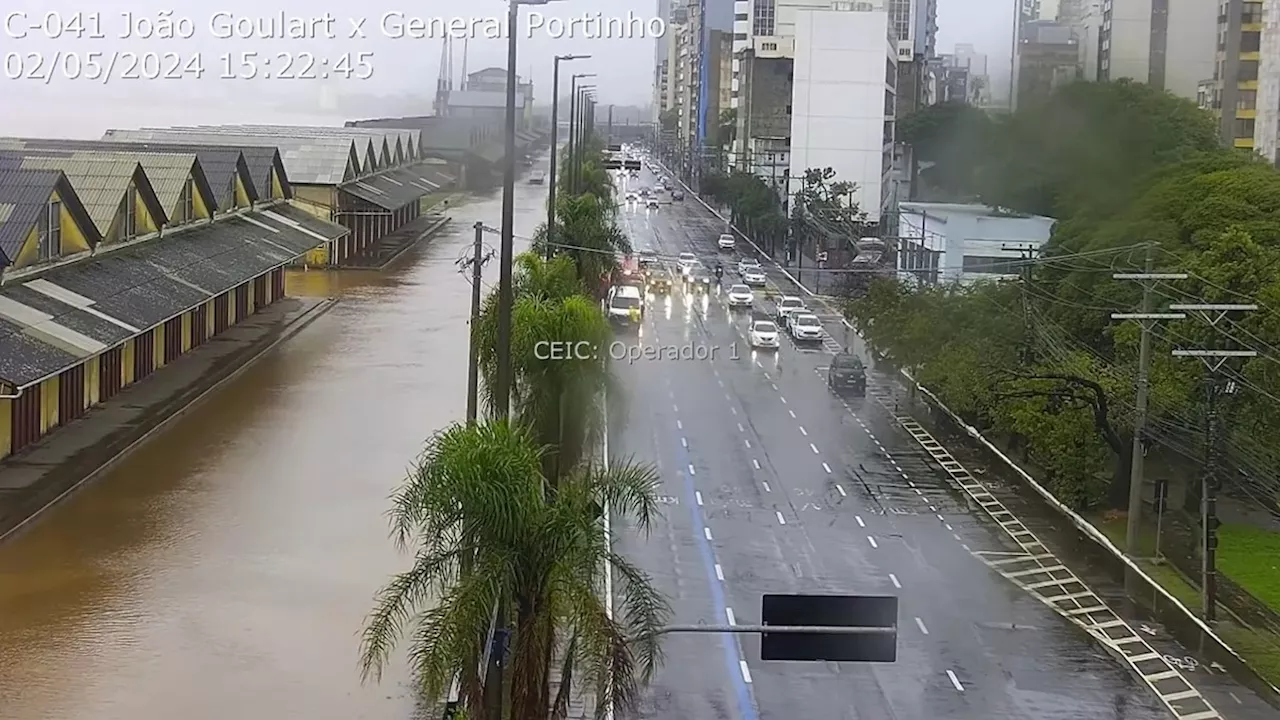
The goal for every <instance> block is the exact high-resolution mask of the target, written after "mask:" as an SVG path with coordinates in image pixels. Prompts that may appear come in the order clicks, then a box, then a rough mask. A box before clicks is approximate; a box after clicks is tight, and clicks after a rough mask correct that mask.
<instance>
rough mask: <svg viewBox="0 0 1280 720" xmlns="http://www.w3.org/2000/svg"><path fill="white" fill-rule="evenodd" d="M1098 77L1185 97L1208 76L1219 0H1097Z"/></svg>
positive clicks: (1211, 69) (1192, 94)
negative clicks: (1127, 80)
mask: <svg viewBox="0 0 1280 720" xmlns="http://www.w3.org/2000/svg"><path fill="white" fill-rule="evenodd" d="M1101 9H1102V14H1101V18H1100V25H1099V30H1098V60H1097V75H1096V78H1090V79H1097V80H1102V81H1106V80H1118V79H1120V78H1132V79H1134V80H1137V81H1139V82H1144V83H1148V84H1150V85H1152V86H1154V87H1158V88H1162V89H1165V90H1168V91H1169V92H1171V93H1173V94H1175V95H1179V96H1182V97H1185V98H1189V99H1195V98H1196V97H1198V94H1199V92H1200V90H1201V89H1202V88H1201V82H1202V81H1203V80H1204V79H1205V78H1208V77H1212V76H1213V72H1214V66H1215V60H1216V55H1215V48H1216V45H1217V35H1218V23H1217V21H1216V18H1217V16H1218V14H1219V13H1218V3H1216V2H1213V0H1154V1H1153V0H1102V8H1101Z"/></svg>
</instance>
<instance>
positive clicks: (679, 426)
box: [676, 420, 684, 430]
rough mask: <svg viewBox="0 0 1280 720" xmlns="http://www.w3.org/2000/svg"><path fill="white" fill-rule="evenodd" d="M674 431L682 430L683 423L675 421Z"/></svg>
mask: <svg viewBox="0 0 1280 720" xmlns="http://www.w3.org/2000/svg"><path fill="white" fill-rule="evenodd" d="M676 429H677V430H683V429H684V423H682V422H680V421H679V420H677V421H676Z"/></svg>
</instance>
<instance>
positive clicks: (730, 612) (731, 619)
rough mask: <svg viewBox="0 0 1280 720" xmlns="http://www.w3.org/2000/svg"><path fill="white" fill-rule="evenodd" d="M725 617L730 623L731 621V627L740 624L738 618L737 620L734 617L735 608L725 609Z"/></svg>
mask: <svg viewBox="0 0 1280 720" xmlns="http://www.w3.org/2000/svg"><path fill="white" fill-rule="evenodd" d="M724 616H725V618H726V619H728V621H729V624H730V625H737V624H738V618H736V617H734V616H733V608H731V607H727V608H725V609H724Z"/></svg>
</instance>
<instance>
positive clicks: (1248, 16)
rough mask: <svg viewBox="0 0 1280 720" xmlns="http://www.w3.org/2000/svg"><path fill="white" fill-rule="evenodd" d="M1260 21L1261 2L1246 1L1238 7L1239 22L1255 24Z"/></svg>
mask: <svg viewBox="0 0 1280 720" xmlns="http://www.w3.org/2000/svg"><path fill="white" fill-rule="evenodd" d="M1261 22H1262V3H1260V2H1247V3H1245V4H1244V6H1243V7H1241V8H1240V24H1241V25H1255V24H1259V23H1261Z"/></svg>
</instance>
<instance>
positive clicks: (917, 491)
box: [912, 488, 924, 495]
mask: <svg viewBox="0 0 1280 720" xmlns="http://www.w3.org/2000/svg"><path fill="white" fill-rule="evenodd" d="M912 490H915V491H916V494H917V495H923V494H924V492H922V491H921V490H920V488H912Z"/></svg>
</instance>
